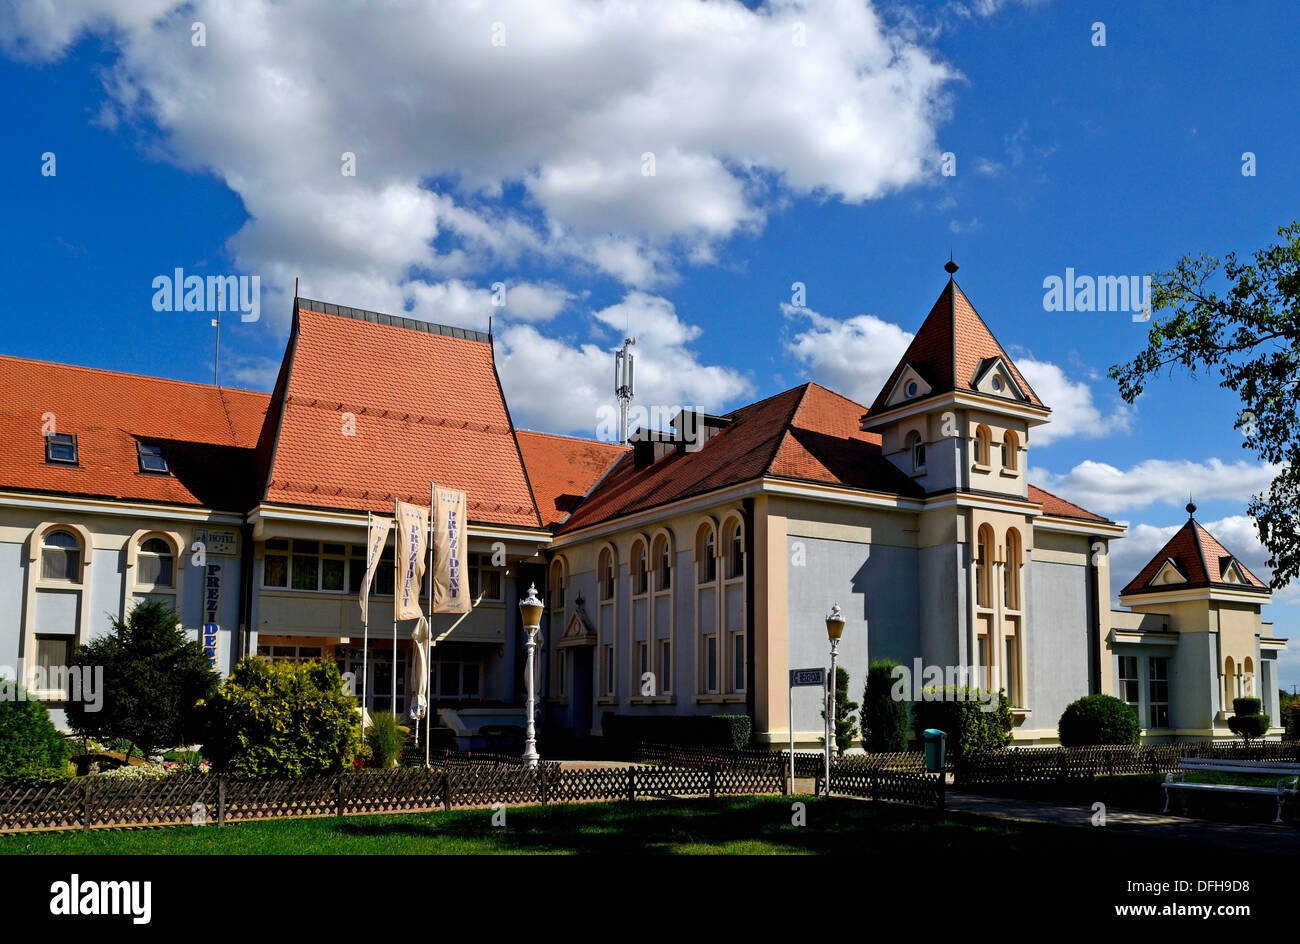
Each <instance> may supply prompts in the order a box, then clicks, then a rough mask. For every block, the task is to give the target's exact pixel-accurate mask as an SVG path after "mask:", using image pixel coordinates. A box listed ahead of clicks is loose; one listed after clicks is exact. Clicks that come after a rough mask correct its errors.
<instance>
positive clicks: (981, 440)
mask: <svg viewBox="0 0 1300 944" xmlns="http://www.w3.org/2000/svg"><path fill="white" fill-rule="evenodd" d="M992 448H993V434H992V433H990V432H989V428H988V427H987V426H984V425H982V424H981V425H980V426H979V427H977V428H976V430H975V440H974V442H973V443H972V450H973V452H974V459H975V464H976V465H988V464H989V456H990V455H991V450H992Z"/></svg>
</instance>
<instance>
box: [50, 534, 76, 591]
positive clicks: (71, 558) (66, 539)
mask: <svg viewBox="0 0 1300 944" xmlns="http://www.w3.org/2000/svg"><path fill="white" fill-rule="evenodd" d="M41 579H42V580H71V581H73V582H74V583H77V582H80V581H81V541H79V540H78V539H77V536H76V535H74V534H73V533H72V532H70V531H62V530H54V531H47V532H45V535H44V536H43V537H42V538H41Z"/></svg>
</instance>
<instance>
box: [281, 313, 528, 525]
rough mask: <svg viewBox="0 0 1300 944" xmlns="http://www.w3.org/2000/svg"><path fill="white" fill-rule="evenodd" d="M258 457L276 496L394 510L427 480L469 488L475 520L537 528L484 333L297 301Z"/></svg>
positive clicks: (423, 498)
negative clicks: (351, 424) (351, 421)
mask: <svg viewBox="0 0 1300 944" xmlns="http://www.w3.org/2000/svg"><path fill="white" fill-rule="evenodd" d="M309 305H310V307H308V306H309ZM317 307H319V308H329V309H333V310H335V311H338V312H339V313H338V314H335V313H333V312H331V313H329V314H325V313H323V312H321V311H316V310H312V309H314V308H317ZM348 413H350V414H352V416H353V417H355V435H346V434H345V423H346V422H347V417H346V416H345V414H348ZM259 453H260V456H261V460H262V462H263V463H264V467H265V466H269V469H268V472H267V475H266V478H265V480H264V481H265V482H266V488H265V494H264V497H265V500H266V501H267V502H270V503H275V504H289V505H303V506H309V507H323V508H339V509H346V510H354V511H365V510H370V511H378V512H384V511H389V512H391V511H392V508H393V501H394V499H395V498H397V499H401V500H403V501H412V502H418V503H420V504H428V501H429V483H430V481H432V482H434V483H435V484H437V485H439V486H445V487H448V488H458V489H463V490H464V491H465V492H466V493H467V497H468V502H469V518H470V520H471V521H475V522H480V523H488V524H503V525H512V526H523V527H533V528H538V527H540V526H541V522H540V520H539V518H538V514H537V508H536V506H535V504H534V501H533V493H532V490H531V488H530V487H529V483H528V477H527V475H526V474H525V472H524V465H523V461H522V459H521V457H520V452H519V446H518V443H517V442H516V440H515V431H514V426H513V424H512V423H511V421H510V414H509V411H508V410H507V408H506V403H505V397H504V396H503V395H502V392H501V385H500V382H499V380H498V379H497V373H496V365H495V362H494V360H493V353H492V344H491V342H490V341H489V340H488V339H487V336H486V335H481V334H479V333H478V332H468V331H464V330H462V329H452V328H442V327H441V326H438V325H428V324H426V323H423V322H415V321H411V320H409V319H404V318H397V317H392V316H387V315H376V314H375V313H373V312H358V311H355V310H353V309H338V308H336V306H333V305H324V304H322V303H318V302H311V303H308V302H307V301H306V300H305V299H299V307H298V308H297V309H296V311H295V317H294V327H293V331H292V333H291V336H290V339H289V346H288V349H287V351H286V352H285V364H284V366H283V367H282V368H281V376H280V379H279V380H278V381H277V384H276V391H275V393H274V394H273V396H272V403H271V407H270V409H269V411H268V414H267V422H266V426H265V428H264V430H263V434H262V441H261V443H260V444H259Z"/></svg>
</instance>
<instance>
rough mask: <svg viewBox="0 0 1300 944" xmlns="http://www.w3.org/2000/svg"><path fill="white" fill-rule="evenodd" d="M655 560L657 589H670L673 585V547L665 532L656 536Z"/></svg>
mask: <svg viewBox="0 0 1300 944" xmlns="http://www.w3.org/2000/svg"><path fill="white" fill-rule="evenodd" d="M654 560H655V589H656V590H668V589H670V588H671V587H672V585H673V556H672V549H671V548H670V547H669V543H668V536H667V535H665V534H661V535H659V536H658V537H657V538H655V543H654Z"/></svg>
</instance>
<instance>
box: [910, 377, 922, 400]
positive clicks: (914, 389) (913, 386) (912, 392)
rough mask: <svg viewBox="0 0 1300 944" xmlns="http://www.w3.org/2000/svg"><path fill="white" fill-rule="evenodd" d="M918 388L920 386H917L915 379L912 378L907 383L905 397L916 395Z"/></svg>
mask: <svg viewBox="0 0 1300 944" xmlns="http://www.w3.org/2000/svg"><path fill="white" fill-rule="evenodd" d="M919 390H920V387H918V386H917V385H916V381H915V380H913V381H912V382H911V383H909V384H908V385H907V397H908V399H909V400H910V399H911V398H912V397H914V396H916V394H917V392H918V391H919Z"/></svg>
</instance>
